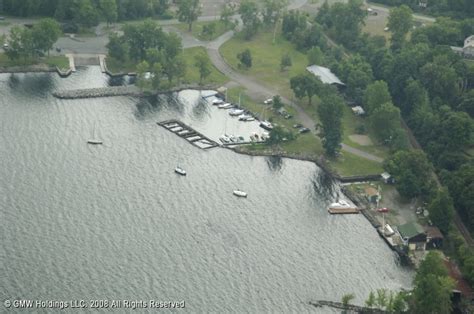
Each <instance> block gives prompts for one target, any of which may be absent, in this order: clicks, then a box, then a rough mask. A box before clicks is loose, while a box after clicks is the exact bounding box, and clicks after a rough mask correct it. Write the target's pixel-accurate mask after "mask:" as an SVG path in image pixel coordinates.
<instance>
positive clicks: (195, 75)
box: [107, 47, 228, 84]
mask: <svg viewBox="0 0 474 314" xmlns="http://www.w3.org/2000/svg"><path fill="white" fill-rule="evenodd" d="M198 54H205V55H207V52H206V49H204V48H203V47H194V48H188V49H184V50H183V58H184V60H185V61H186V74H185V75H184V79H183V82H184V83H198V82H199V70H198V68H197V67H196V66H195V65H194V63H195V59H194V58H195V56H196V55H198ZM107 68H108V69H109V71H111V72H112V73H130V72H136V70H137V63H135V62H133V61H128V62H122V61H119V60H116V59H114V58H112V57H107ZM227 81H228V79H227V77H226V76H225V75H223V74H222V73H221V72H219V71H218V70H217V69H216V68H215V67H214V66H213V65H212V64H211V74H210V75H209V76H208V77H207V78H206V79H205V80H203V84H206V83H207V84H213V83H215V84H225V83H226V82H227Z"/></svg>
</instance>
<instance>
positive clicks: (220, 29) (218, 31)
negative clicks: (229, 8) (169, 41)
mask: <svg viewBox="0 0 474 314" xmlns="http://www.w3.org/2000/svg"><path fill="white" fill-rule="evenodd" d="M213 23H214V24H215V25H216V26H215V31H214V33H213V34H212V36H207V35H204V34H203V33H202V31H203V29H204V26H206V25H209V24H213ZM173 26H174V27H176V28H177V29H179V30H181V31H182V32H185V33H188V34H191V35H192V36H193V37H195V38H197V39H199V40H203V41H206V40H214V39H216V38H217V37H219V36H221V35H222V34H224V33H225V32H227V31H229V30H231V29H232V28H231V25H229V26H226V25H225V23H224V22H222V21H220V20H215V21H210V22H209V21H208V22H196V23H193V28H192V31H191V32H189V31H188V29H189V28H188V24H185V23H180V24H177V25H173Z"/></svg>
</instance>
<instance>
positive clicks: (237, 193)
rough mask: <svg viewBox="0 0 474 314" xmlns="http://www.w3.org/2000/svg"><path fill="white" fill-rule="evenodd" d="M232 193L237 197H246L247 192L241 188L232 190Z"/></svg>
mask: <svg viewBox="0 0 474 314" xmlns="http://www.w3.org/2000/svg"><path fill="white" fill-rule="evenodd" d="M234 195H235V196H238V197H247V193H245V192H244V191H241V190H234Z"/></svg>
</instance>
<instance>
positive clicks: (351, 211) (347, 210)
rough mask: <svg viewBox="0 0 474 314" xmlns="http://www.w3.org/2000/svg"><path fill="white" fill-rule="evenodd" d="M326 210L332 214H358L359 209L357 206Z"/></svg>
mask: <svg viewBox="0 0 474 314" xmlns="http://www.w3.org/2000/svg"><path fill="white" fill-rule="evenodd" d="M328 212H329V213H330V214H332V215H336V214H338V215H345V214H358V213H359V209H358V208H357V207H349V208H328Z"/></svg>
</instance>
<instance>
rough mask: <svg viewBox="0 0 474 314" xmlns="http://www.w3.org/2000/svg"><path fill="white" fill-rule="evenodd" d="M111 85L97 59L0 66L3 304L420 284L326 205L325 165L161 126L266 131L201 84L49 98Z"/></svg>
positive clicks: (360, 221)
mask: <svg viewBox="0 0 474 314" xmlns="http://www.w3.org/2000/svg"><path fill="white" fill-rule="evenodd" d="M109 84H112V83H111V82H110V80H109V79H108V78H107V77H106V76H104V75H102V74H101V73H100V70H99V68H98V67H88V68H80V69H79V71H78V72H77V73H75V74H73V75H72V76H71V77H69V78H67V79H60V78H59V77H57V75H56V74H15V75H11V74H2V75H0V132H1V133H0V161H1V167H0V222H1V224H0V226H1V227H0V236H1V243H0V270H1V274H2V275H1V276H0V287H1V289H0V301H2V302H3V300H6V299H9V300H13V299H33V300H62V301H68V300H91V299H92V300H94V299H108V300H112V299H115V300H118V299H121V300H124V299H126V300H145V301H146V302H148V300H161V301H181V300H184V301H185V306H186V307H185V310H186V311H189V312H213V313H224V312H253V313H256V312H259V313H260V312H285V313H288V312H294V313H301V312H320V313H327V312H330V310H329V309H316V308H313V307H312V306H310V305H308V301H310V300H318V299H326V300H335V301H339V300H340V298H341V296H342V295H343V294H346V293H350V292H352V293H354V294H355V295H356V300H355V303H359V304H362V303H363V301H364V300H365V299H366V297H367V295H368V294H369V292H370V291H371V290H375V289H377V288H388V289H394V290H396V289H400V288H403V287H405V288H407V287H409V286H410V283H411V280H412V277H413V273H412V272H411V271H409V270H407V269H405V268H403V267H401V266H400V265H399V264H398V262H397V258H396V255H395V254H394V253H393V252H392V251H391V250H390V249H389V248H388V246H387V245H386V244H385V243H384V242H383V240H382V239H381V238H380V237H379V236H378V234H377V233H376V231H375V230H374V228H373V227H372V226H371V225H370V224H369V223H368V221H367V220H366V219H365V218H364V217H363V216H362V215H349V216H330V215H329V214H328V213H327V211H326V206H327V205H328V204H329V203H331V202H333V201H334V200H336V199H337V198H338V195H339V193H340V190H339V187H338V186H337V185H335V184H334V183H333V182H332V181H331V180H330V179H329V178H328V177H327V176H326V175H325V174H324V173H323V172H322V171H321V170H320V169H319V168H318V167H317V166H316V165H314V164H313V163H310V162H303V161H296V160H289V159H278V158H268V157H250V156H245V155H239V154H236V153H234V152H232V151H230V150H227V149H221V148H214V149H211V150H201V149H198V148H196V147H194V146H192V145H190V144H189V143H188V142H186V141H185V140H183V139H181V138H179V137H178V136H176V135H174V134H172V133H171V132H169V131H167V130H165V129H164V128H162V127H160V126H158V125H157V124H156V123H157V122H159V121H163V120H166V119H171V118H176V119H180V120H183V121H185V122H186V123H188V124H190V125H191V126H193V127H194V128H196V129H197V130H199V131H202V132H203V133H205V134H209V135H210V136H211V137H213V138H214V139H215V138H216V137H218V136H219V135H220V134H222V132H223V131H222V130H223V129H224V128H225V129H228V130H230V131H232V132H234V133H242V134H243V135H248V134H250V132H252V131H253V130H254V128H258V127H256V125H253V124H248V125H246V126H243V123H242V122H240V123H239V122H237V121H236V120H235V119H230V118H228V119H224V117H225V116H226V114H225V112H224V111H219V110H218V109H216V108H215V107H212V106H209V105H206V104H205V103H202V102H200V101H199V98H200V97H199V93H198V92H195V91H184V92H182V93H181V94H180V95H178V96H177V97H162V98H160V99H159V100H155V101H147V100H140V99H134V98H128V97H113V98H97V99H81V100H58V99H55V98H54V97H52V96H51V92H52V91H54V90H60V89H73V88H86V87H99V86H107V85H109ZM114 84H116V82H115V83H114ZM91 136H97V137H100V138H101V139H102V140H103V141H104V145H102V146H91V145H87V144H86V141H87V139H89V138H90V137H91ZM177 163H179V164H180V165H182V166H183V167H184V168H185V169H186V170H187V172H188V176H187V177H180V176H177V175H176V174H175V173H174V172H173V169H174V167H175V166H176V164H177ZM237 188H239V189H242V190H245V191H246V192H248V194H249V197H248V198H247V199H240V198H236V197H235V196H233V195H232V191H233V190H234V189H237ZM3 310H4V308H3V305H2V304H0V312H3ZM147 310H149V309H142V310H140V311H139V312H143V311H147ZM18 311H19V310H18ZM35 311H37V309H36V310H35ZM44 311H45V312H46V310H44ZM70 311H71V312H77V311H73V310H71V309H70ZM122 311H124V312H129V310H128V309H122Z"/></svg>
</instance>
